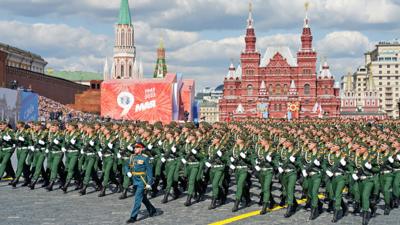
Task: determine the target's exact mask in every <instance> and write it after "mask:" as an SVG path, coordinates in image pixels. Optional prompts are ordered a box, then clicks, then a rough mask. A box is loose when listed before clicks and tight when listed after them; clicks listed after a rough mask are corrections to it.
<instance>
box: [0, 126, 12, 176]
mask: <svg viewBox="0 0 400 225" xmlns="http://www.w3.org/2000/svg"><path fill="white" fill-rule="evenodd" d="M0 135H1V136H0V140H1V142H0V179H1V178H2V177H3V175H4V172H5V171H6V168H7V166H8V165H9V164H10V159H11V156H12V154H13V153H14V150H15V138H14V131H13V130H12V129H10V128H8V127H7V123H5V122H0ZM8 175H9V176H10V174H8Z"/></svg>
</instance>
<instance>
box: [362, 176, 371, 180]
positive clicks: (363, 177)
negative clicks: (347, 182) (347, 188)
mask: <svg viewBox="0 0 400 225" xmlns="http://www.w3.org/2000/svg"><path fill="white" fill-rule="evenodd" d="M371 177H372V176H361V177H360V180H366V179H368V178H371Z"/></svg>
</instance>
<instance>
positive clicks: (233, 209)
mask: <svg viewBox="0 0 400 225" xmlns="http://www.w3.org/2000/svg"><path fill="white" fill-rule="evenodd" d="M239 203H240V201H239V200H236V201H235V204H234V205H233V208H232V212H236V211H238V209H239Z"/></svg>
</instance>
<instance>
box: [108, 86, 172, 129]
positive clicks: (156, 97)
mask: <svg viewBox="0 0 400 225" xmlns="http://www.w3.org/2000/svg"><path fill="white" fill-rule="evenodd" d="M172 85H173V83H170V82H168V81H165V80H161V81H156V80H154V81H144V82H143V81H142V82H141V81H134V80H114V81H106V82H103V83H102V86H101V116H103V117H110V118H113V119H126V120H142V121H149V122H156V121H162V122H165V123H168V122H170V121H172V114H173V104H172V102H173V88H172Z"/></svg>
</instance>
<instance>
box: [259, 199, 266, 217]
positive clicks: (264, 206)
mask: <svg viewBox="0 0 400 225" xmlns="http://www.w3.org/2000/svg"><path fill="white" fill-rule="evenodd" d="M267 208H268V203H266V202H264V203H263V207H262V208H261V211H260V215H265V214H266V213H267Z"/></svg>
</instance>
